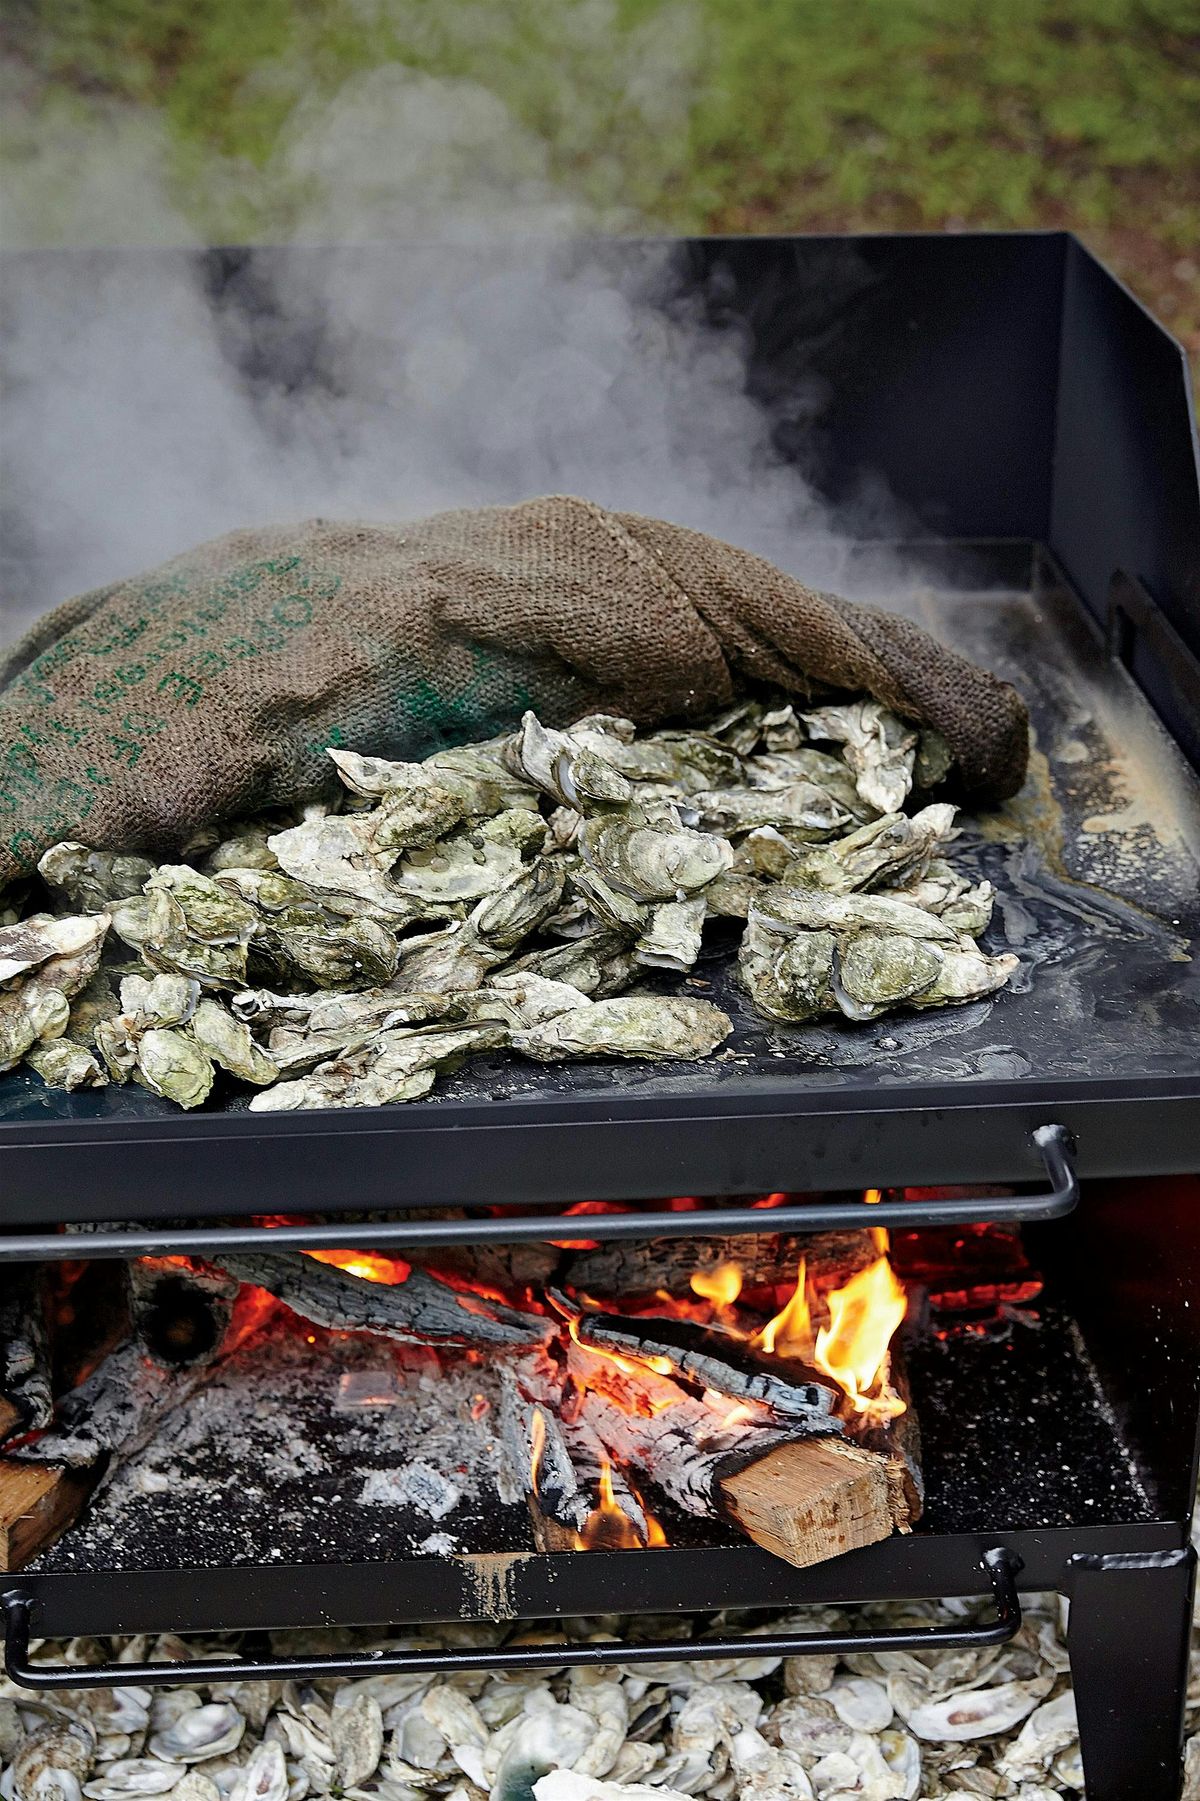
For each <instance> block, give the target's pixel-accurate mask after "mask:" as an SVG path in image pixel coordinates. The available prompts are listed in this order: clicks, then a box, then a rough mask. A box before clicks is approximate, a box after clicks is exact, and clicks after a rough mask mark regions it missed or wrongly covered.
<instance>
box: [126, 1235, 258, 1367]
mask: <svg viewBox="0 0 1200 1801" xmlns="http://www.w3.org/2000/svg"><path fill="white" fill-rule="evenodd" d="M127 1280H128V1284H129V1316H130V1322H131V1324H132V1327H133V1331H134V1335H135V1337H136V1338H137V1339H138V1340H139V1342H140V1343H141V1344H142V1345H143V1346H144V1348H145V1350H146V1351H147V1352H148V1353H149V1355H150V1356H151V1357H153V1358H154V1359H155V1360H156V1361H157V1362H158V1363H164V1364H167V1365H169V1366H170V1367H172V1368H184V1367H186V1366H188V1365H191V1364H205V1363H211V1362H212V1361H213V1359H214V1358H215V1357H217V1356H218V1355H219V1353H220V1351H221V1348H222V1345H223V1343H224V1341H225V1336H226V1333H227V1332H228V1330H229V1324H230V1321H231V1319H232V1317H233V1304H234V1301H235V1299H236V1297H237V1292H238V1283H237V1281H236V1280H235V1279H234V1278H233V1277H232V1276H229V1275H226V1274H225V1273H224V1272H223V1271H221V1270H214V1269H206V1268H205V1267H204V1266H203V1265H199V1264H193V1263H191V1262H189V1260H188V1259H187V1258H186V1257H138V1258H135V1259H134V1261H133V1262H131V1263H130V1264H129V1265H128V1266H127Z"/></svg>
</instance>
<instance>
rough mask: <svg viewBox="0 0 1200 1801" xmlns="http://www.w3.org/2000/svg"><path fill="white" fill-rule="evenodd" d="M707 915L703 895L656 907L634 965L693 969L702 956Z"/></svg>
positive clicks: (638, 943) (642, 937)
mask: <svg viewBox="0 0 1200 1801" xmlns="http://www.w3.org/2000/svg"><path fill="white" fill-rule="evenodd" d="M722 879H726V880H727V879H728V878H722ZM707 912H708V907H707V904H706V897H705V896H704V895H699V896H697V897H696V899H694V900H685V901H664V902H663V903H662V905H661V906H658V907H655V909H654V911H653V912H652V913H651V915H650V921H649V924H648V925H647V926H646V928H645V930H644V931H643V932H642V934H641V937H640V938H639V939H638V941H637V943H636V944H635V945H634V947H633V956H634V961H635V962H636V963H643V964H645V965H646V966H647V967H648V968H650V969H677V970H687V969H690V968H691V967H692V964H693V963H694V962H695V961H696V958H697V957H698V956H699V955H700V944H701V936H702V933H703V928H704V920H705V916H706V914H707Z"/></svg>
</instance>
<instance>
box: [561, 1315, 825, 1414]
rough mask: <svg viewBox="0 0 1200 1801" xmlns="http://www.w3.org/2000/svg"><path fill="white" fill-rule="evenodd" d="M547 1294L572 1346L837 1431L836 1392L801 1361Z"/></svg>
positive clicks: (673, 1322) (671, 1322) (670, 1322)
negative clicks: (567, 1325) (769, 1357)
mask: <svg viewBox="0 0 1200 1801" xmlns="http://www.w3.org/2000/svg"><path fill="white" fill-rule="evenodd" d="M548 1298H549V1299H550V1300H551V1301H552V1303H553V1304H554V1306H555V1307H557V1308H558V1309H559V1311H560V1312H562V1313H563V1314H565V1315H566V1317H567V1318H569V1320H570V1322H571V1336H572V1338H574V1339H575V1341H576V1342H577V1343H578V1344H581V1345H585V1346H588V1347H590V1348H591V1349H593V1350H598V1351H602V1352H603V1351H608V1352H612V1351H617V1352H619V1353H620V1354H621V1355H622V1356H625V1357H632V1358H634V1359H635V1360H636V1361H637V1362H638V1363H643V1364H645V1365H646V1366H647V1368H648V1369H650V1370H654V1371H656V1372H657V1373H658V1374H659V1375H675V1376H680V1377H683V1378H684V1379H685V1380H686V1381H688V1382H691V1383H693V1384H695V1385H696V1386H697V1387H699V1388H702V1389H711V1390H713V1391H714V1393H716V1394H719V1395H725V1396H727V1397H728V1398H729V1399H730V1400H731V1401H754V1402H761V1403H762V1405H763V1406H765V1407H768V1408H769V1409H770V1411H771V1412H772V1413H773V1414H774V1415H775V1416H776V1418H778V1419H780V1420H784V1421H787V1422H788V1423H789V1424H791V1425H792V1426H793V1427H799V1426H803V1428H804V1430H805V1431H806V1432H808V1433H810V1434H821V1433H826V1432H840V1431H841V1424H840V1422H839V1421H838V1420H837V1419H836V1417H835V1415H834V1408H835V1406H836V1404H837V1402H838V1400H839V1398H840V1390H839V1389H838V1388H837V1387H836V1386H835V1385H834V1383H832V1382H831V1381H830V1380H829V1378H828V1377H827V1376H823V1375H821V1374H820V1373H819V1371H817V1370H810V1369H808V1368H806V1366H805V1365H804V1364H802V1363H798V1362H796V1361H794V1360H791V1359H788V1360H786V1361H782V1360H780V1361H775V1362H770V1363H769V1362H767V1361H765V1360H764V1359H762V1358H759V1357H756V1356H755V1354H754V1352H753V1351H752V1350H750V1349H748V1348H747V1346H746V1345H745V1344H744V1343H743V1342H741V1341H740V1340H739V1339H736V1338H733V1337H731V1336H730V1334H729V1333H726V1332H720V1331H713V1330H710V1329H708V1328H706V1327H704V1326H697V1325H694V1324H693V1323H692V1321H690V1320H680V1319H664V1318H662V1317H661V1316H660V1315H658V1314H648V1315H647V1314H642V1315H636V1316H635V1315H627V1314H622V1313H593V1312H589V1311H586V1310H584V1309H580V1308H578V1307H576V1306H575V1305H574V1304H573V1303H572V1302H571V1301H570V1300H569V1298H568V1297H567V1296H566V1295H563V1294H561V1293H560V1292H559V1291H558V1290H556V1289H550V1290H548Z"/></svg>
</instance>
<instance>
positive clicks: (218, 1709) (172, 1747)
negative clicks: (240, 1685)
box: [150, 1701, 246, 1764]
mask: <svg viewBox="0 0 1200 1801" xmlns="http://www.w3.org/2000/svg"><path fill="white" fill-rule="evenodd" d="M245 1730H246V1722H245V1719H244V1718H243V1716H242V1714H241V1713H240V1712H239V1711H238V1709H237V1708H236V1707H235V1706H234V1704H233V1702H232V1701H210V1702H208V1703H207V1704H206V1705H205V1706H202V1707H192V1708H189V1709H188V1710H187V1712H186V1713H181V1714H180V1715H179V1716H178V1718H177V1719H175V1720H173V1721H172V1722H171V1724H170V1725H169V1726H166V1727H164V1728H163V1729H162V1730H161V1731H160V1732H155V1733H153V1734H152V1736H151V1738H150V1750H151V1752H152V1753H153V1755H154V1756H155V1757H161V1758H164V1759H166V1760H167V1761H168V1762H174V1763H182V1764H192V1763H205V1762H207V1760H208V1759H209V1758H210V1757H223V1756H225V1755H227V1754H228V1753H229V1752H230V1751H232V1750H234V1749H235V1747H236V1746H238V1745H239V1744H240V1743H241V1741H242V1734H243V1733H244V1732H245Z"/></svg>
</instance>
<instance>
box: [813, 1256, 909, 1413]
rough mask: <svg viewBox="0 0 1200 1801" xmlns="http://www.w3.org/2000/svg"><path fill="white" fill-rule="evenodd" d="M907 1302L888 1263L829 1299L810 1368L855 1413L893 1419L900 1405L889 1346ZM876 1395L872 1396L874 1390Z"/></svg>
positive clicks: (865, 1272)
mask: <svg viewBox="0 0 1200 1801" xmlns="http://www.w3.org/2000/svg"><path fill="white" fill-rule="evenodd" d="M907 1306H908V1300H907V1296H906V1295H905V1293H904V1290H903V1288H902V1287H901V1286H900V1284H899V1282H897V1280H896V1277H895V1274H894V1273H893V1270H892V1266H891V1264H890V1263H889V1262H888V1260H887V1258H886V1257H880V1258H879V1259H878V1260H877V1261H876V1262H875V1263H872V1264H871V1265H870V1267H869V1268H868V1269H864V1270H860V1271H859V1272H858V1274H857V1275H855V1276H851V1278H850V1280H849V1281H848V1282H847V1284H846V1286H845V1287H844V1288H835V1289H834V1290H833V1292H832V1293H831V1294H830V1296H829V1324H828V1326H822V1327H821V1330H820V1331H819V1332H818V1333H817V1342H816V1346H815V1348H814V1352H813V1362H814V1363H815V1364H816V1366H817V1368H818V1369H821V1370H824V1371H825V1373H826V1374H827V1375H830V1376H832V1377H833V1378H834V1380H835V1381H837V1382H839V1383H840V1384H841V1386H842V1387H843V1388H844V1389H845V1391H846V1393H847V1395H848V1396H849V1398H850V1403H851V1405H852V1406H853V1408H854V1410H855V1412H856V1413H867V1414H871V1415H872V1416H873V1417H875V1418H876V1419H895V1418H896V1417H897V1415H899V1414H901V1413H903V1412H904V1411H905V1406H904V1402H903V1401H902V1400H901V1399H900V1397H899V1395H896V1394H893V1393H892V1392H891V1390H890V1389H889V1388H888V1387H887V1384H886V1381H881V1378H883V1377H884V1376H885V1375H886V1364H887V1352H888V1345H889V1344H890V1343H891V1340H892V1335H893V1333H894V1332H896V1330H897V1329H898V1327H899V1326H900V1323H901V1321H902V1320H903V1318H904V1315H905V1312H906V1310H907ZM877 1388H878V1389H879V1392H873V1391H875V1390H876V1389H877Z"/></svg>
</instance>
